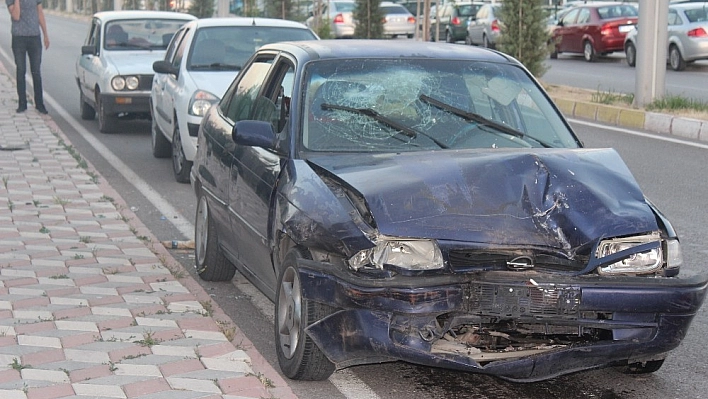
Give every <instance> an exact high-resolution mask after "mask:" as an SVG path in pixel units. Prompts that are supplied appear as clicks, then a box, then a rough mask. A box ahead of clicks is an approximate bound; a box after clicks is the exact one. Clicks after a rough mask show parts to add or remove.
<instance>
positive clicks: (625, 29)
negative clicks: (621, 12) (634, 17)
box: [619, 25, 634, 33]
mask: <svg viewBox="0 0 708 399" xmlns="http://www.w3.org/2000/svg"><path fill="white" fill-rule="evenodd" d="M632 29H634V25H620V27H619V31H620V33H627V32H629V31H631V30H632Z"/></svg>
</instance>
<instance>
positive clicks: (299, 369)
mask: <svg viewBox="0 0 708 399" xmlns="http://www.w3.org/2000/svg"><path fill="white" fill-rule="evenodd" d="M191 180H192V185H193V187H194V191H195V193H196V195H197V198H198V209H197V214H196V240H195V241H196V267H197V270H198V273H199V275H200V276H201V278H203V279H205V280H212V281H218V280H222V281H223V280H230V279H231V278H232V277H233V276H234V274H235V272H236V270H239V271H240V272H242V273H243V274H244V275H245V276H247V277H248V278H249V279H250V280H251V281H252V282H253V284H254V285H255V286H257V287H258V288H259V289H260V290H262V291H263V292H264V293H265V294H266V295H267V296H268V297H269V298H271V299H272V300H273V301H274V302H275V309H276V320H275V340H276V345H277V354H278V360H279V362H280V366H281V368H282V370H283V372H284V374H285V375H287V376H288V377H290V378H293V379H303V380H319V379H325V378H327V377H329V375H330V374H331V373H332V372H333V371H334V370H335V369H338V368H344V367H349V366H353V365H359V364H367V363H376V362H386V361H397V360H403V361H408V362H413V363H417V364H422V365H429V366H434V367H446V368H452V369H457V370H466V371H471V372H477V373H484V374H489V375H494V376H498V377H501V378H504V379H508V380H513V381H536V380H542V379H547V378H552V377H555V376H558V375H562V374H566V373H571V372H577V371H581V370H588V369H593V368H598V367H608V366H622V367H623V370H624V371H626V372H629V373H650V372H654V371H657V370H659V368H660V367H661V365H662V363H663V361H664V359H665V358H666V356H667V354H668V353H669V352H670V351H671V350H672V349H674V348H676V347H677V346H679V344H680V342H681V340H682V339H683V338H684V336H685V335H686V332H687V331H688V328H689V326H690V324H691V321H692V319H693V317H694V316H695V315H696V312H697V311H698V309H699V308H700V306H701V304H702V302H703V299H704V296H705V293H706V285H707V278H706V277H705V276H696V277H691V278H680V277H678V275H679V270H680V267H681V264H682V256H681V247H680V244H679V240H678V238H677V235H676V233H675V231H674V229H673V228H672V227H671V224H670V223H669V221H668V220H667V219H666V218H665V217H664V216H663V215H662V214H661V213H660V212H659V211H658V210H657V209H656V208H655V207H654V205H652V203H651V202H649V201H648V200H647V199H646V198H645V197H644V195H643V194H642V191H641V190H640V188H639V186H638V184H637V182H636V181H635V179H634V178H633V177H632V174H631V173H630V171H629V170H628V168H627V166H626V165H625V164H624V162H623V161H622V160H621V159H620V157H619V156H618V154H617V153H616V152H615V151H614V150H612V149H587V148H583V146H582V144H581V142H580V141H579V140H578V138H577V137H576V136H575V134H574V133H573V131H572V130H571V128H570V126H569V125H568V123H567V122H566V121H565V119H564V118H563V117H562V115H561V114H560V112H559V111H558V109H557V108H556V107H555V106H554V104H553V103H552V102H551V101H550V100H549V98H548V96H547V94H546V93H545V92H544V91H543V89H542V88H541V87H540V85H539V84H538V83H537V81H536V80H535V79H534V78H533V77H532V76H531V75H530V74H529V73H528V71H527V70H526V69H525V68H524V67H523V66H522V65H521V64H519V63H518V62H517V61H516V60H514V59H512V58H510V57H508V56H506V55H503V54H501V53H498V52H494V51H489V50H485V49H479V48H474V47H470V46H455V45H444V44H435V43H422V42H405V41H357V40H353V41H347V43H346V44H343V43H341V42H335V41H311V42H291V43H278V44H271V45H267V46H264V47H262V48H261V49H259V50H258V51H257V52H256V54H255V55H254V56H253V57H252V58H251V59H250V61H249V62H248V64H247V65H245V66H244V69H243V71H242V72H241V73H240V74H239V76H238V77H237V78H236V80H235V81H234V82H233V84H232V85H231V87H230V88H229V89H228V90H227V92H226V94H225V95H224V97H223V99H222V100H221V102H220V103H219V104H218V105H215V106H214V107H212V108H211V110H210V111H209V112H208V114H207V115H206V117H205V118H204V120H203V121H202V124H201V127H200V131H199V142H198V152H197V155H196V159H195V163H194V167H193V168H192V174H191Z"/></svg>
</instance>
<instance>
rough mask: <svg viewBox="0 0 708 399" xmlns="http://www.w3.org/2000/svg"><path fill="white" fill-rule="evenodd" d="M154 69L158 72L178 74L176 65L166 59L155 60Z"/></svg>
mask: <svg viewBox="0 0 708 399" xmlns="http://www.w3.org/2000/svg"><path fill="white" fill-rule="evenodd" d="M152 70H153V71H155V72H157V73H169V74H172V75H177V72H178V70H177V68H175V67H174V66H172V64H170V63H169V62H167V61H164V60H160V61H155V62H153V63H152Z"/></svg>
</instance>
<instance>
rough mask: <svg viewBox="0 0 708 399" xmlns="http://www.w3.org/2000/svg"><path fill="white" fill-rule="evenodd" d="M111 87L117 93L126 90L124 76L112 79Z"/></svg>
mask: <svg viewBox="0 0 708 399" xmlns="http://www.w3.org/2000/svg"><path fill="white" fill-rule="evenodd" d="M111 87H113V90H115V91H121V90H123V89H125V79H124V78H123V77H122V76H116V77H114V78H113V79H111Z"/></svg>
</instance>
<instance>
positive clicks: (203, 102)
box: [189, 90, 219, 116]
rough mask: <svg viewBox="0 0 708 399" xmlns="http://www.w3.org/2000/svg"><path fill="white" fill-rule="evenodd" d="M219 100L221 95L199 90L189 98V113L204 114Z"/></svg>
mask: <svg viewBox="0 0 708 399" xmlns="http://www.w3.org/2000/svg"><path fill="white" fill-rule="evenodd" d="M218 101H219V97H217V96H215V95H213V94H211V93H209V92H208V91H204V90H197V91H196V92H194V94H193V95H192V99H191V100H189V114H190V115H195V116H204V115H206V113H207V111H208V110H209V108H211V106H212V105H213V104H214V103H216V102H218Z"/></svg>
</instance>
